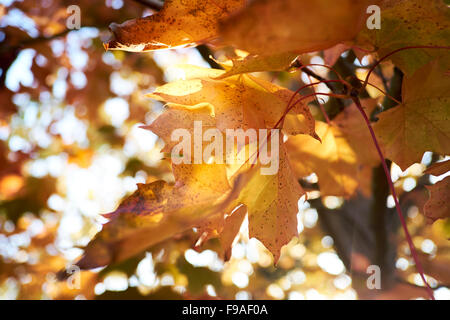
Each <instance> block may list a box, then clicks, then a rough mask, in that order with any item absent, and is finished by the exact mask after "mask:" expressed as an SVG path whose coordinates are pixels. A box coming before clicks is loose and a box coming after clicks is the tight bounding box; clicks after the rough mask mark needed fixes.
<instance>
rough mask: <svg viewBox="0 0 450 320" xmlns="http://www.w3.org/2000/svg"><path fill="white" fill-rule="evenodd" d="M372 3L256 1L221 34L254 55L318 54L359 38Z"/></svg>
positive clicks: (350, 0) (346, 0) (227, 22)
mask: <svg viewBox="0 0 450 320" xmlns="http://www.w3.org/2000/svg"><path fill="white" fill-rule="evenodd" d="M375 2H377V1H375ZM369 4H374V1H366V0H362V1H361V0H360V1H354V0H341V1H333V0H316V1H309V0H279V1H267V0H259V1H253V2H251V3H250V5H249V6H248V7H246V8H245V9H243V10H241V11H240V12H238V13H237V14H235V15H233V16H231V17H230V18H228V19H227V20H225V21H224V22H223V23H222V24H221V29H220V33H221V35H222V37H223V39H224V41H225V42H226V43H230V44H233V45H235V46H236V47H237V48H239V49H243V50H246V51H248V52H250V53H252V54H264V55H270V54H277V53H283V52H293V53H304V52H311V51H318V50H323V49H326V48H329V47H332V46H334V45H336V44H338V43H340V42H343V41H347V40H351V39H352V38H353V37H355V36H356V35H357V33H358V31H359V30H360V28H361V27H362V25H363V22H364V20H365V10H366V7H367V6H368V5H369ZM319 21H326V23H318V22H319ZM243 35H245V36H243Z"/></svg>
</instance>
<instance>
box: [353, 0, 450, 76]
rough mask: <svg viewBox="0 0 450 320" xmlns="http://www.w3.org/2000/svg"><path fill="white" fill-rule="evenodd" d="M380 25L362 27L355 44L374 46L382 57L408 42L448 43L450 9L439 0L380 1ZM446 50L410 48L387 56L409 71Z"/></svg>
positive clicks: (445, 52) (411, 44)
mask: <svg viewBox="0 0 450 320" xmlns="http://www.w3.org/2000/svg"><path fill="white" fill-rule="evenodd" d="M381 7H382V8H381V9H382V11H381V28H380V29H372V30H369V29H367V28H364V29H362V30H361V33H360V34H359V35H358V37H357V39H356V44H357V45H358V46H361V47H366V48H367V49H369V50H376V52H377V53H378V56H380V57H382V56H385V55H386V54H389V53H391V52H393V51H394V50H396V49H400V48H404V47H409V46H449V44H450V10H449V9H448V6H447V5H446V4H445V3H444V1H442V0H430V1H427V2H426V3H424V2H423V1H422V0H387V1H384V2H383V3H382V6H381ZM447 54H448V50H445V49H443V50H435V49H411V50H404V51H400V52H398V53H395V54H394V55H392V56H391V57H390V59H391V60H392V61H393V62H394V64H395V65H396V66H398V67H399V68H400V69H401V70H402V71H403V72H404V73H406V74H408V75H411V74H412V73H414V72H415V71H416V70H417V69H418V68H420V67H421V66H423V65H424V64H426V63H428V62H430V61H431V60H433V59H435V58H436V57H438V56H442V55H447Z"/></svg>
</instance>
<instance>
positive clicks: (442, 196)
mask: <svg viewBox="0 0 450 320" xmlns="http://www.w3.org/2000/svg"><path fill="white" fill-rule="evenodd" d="M426 188H427V189H428V191H429V192H430V198H429V199H428V201H427V202H426V203H425V206H424V207H423V209H424V213H425V216H426V217H427V218H428V219H429V220H430V221H431V222H434V221H436V220H437V219H445V218H449V217H450V205H449V203H450V177H446V178H445V179H444V180H441V181H439V182H436V183H435V184H433V185H431V186H426Z"/></svg>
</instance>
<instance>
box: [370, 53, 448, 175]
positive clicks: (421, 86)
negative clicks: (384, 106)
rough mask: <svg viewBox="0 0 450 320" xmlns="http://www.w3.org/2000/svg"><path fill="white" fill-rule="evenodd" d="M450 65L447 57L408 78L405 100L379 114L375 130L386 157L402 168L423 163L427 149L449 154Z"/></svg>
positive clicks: (404, 88) (405, 81)
mask: <svg viewBox="0 0 450 320" xmlns="http://www.w3.org/2000/svg"><path fill="white" fill-rule="evenodd" d="M449 68H450V60H449V59H448V57H447V58H445V59H440V60H434V61H432V62H430V63H429V64H427V65H425V66H423V67H422V68H420V69H419V70H417V71H416V72H415V73H414V74H413V75H412V76H411V77H405V78H404V80H403V85H402V101H403V103H402V104H401V105H399V106H397V107H394V108H392V109H389V110H387V111H385V112H382V113H380V114H379V115H378V117H379V121H378V122H376V123H375V125H374V130H375V133H376V135H377V138H378V140H379V141H380V143H381V145H382V146H383V148H384V151H385V156H386V157H387V158H389V159H391V160H392V161H394V162H395V163H396V164H398V165H399V166H400V167H401V168H402V169H403V170H405V169H406V168H408V167H409V166H410V165H412V164H413V163H416V162H420V160H421V159H422V155H423V153H424V152H425V151H432V152H436V153H438V154H442V155H445V154H449V153H450V144H449V143H448V141H449V139H450V124H449V121H450V91H449V90H448V88H450V76H449V75H448V74H446V71H447V70H449Z"/></svg>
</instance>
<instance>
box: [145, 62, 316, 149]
mask: <svg viewBox="0 0 450 320" xmlns="http://www.w3.org/2000/svg"><path fill="white" fill-rule="evenodd" d="M183 70H184V71H185V72H186V78H187V80H179V81H175V82H171V83H168V84H166V85H163V86H161V87H158V88H156V90H155V91H154V92H153V93H151V94H149V95H147V96H148V97H150V98H153V99H156V100H159V101H165V102H170V103H175V104H179V105H186V106H198V105H199V104H205V103H206V104H210V105H211V107H212V112H213V114H214V116H213V117H214V120H215V126H216V128H218V129H219V130H221V131H223V132H225V130H226V129H243V130H246V129H248V128H254V129H260V128H273V127H274V126H275V125H276V124H277V123H278V121H279V120H280V119H281V118H282V117H283V116H284V113H285V110H286V107H287V104H288V103H289V101H290V99H291V97H292V96H293V94H294V92H292V91H290V90H287V89H284V88H282V87H279V86H277V85H274V84H272V83H270V82H267V81H265V80H262V79H259V78H256V77H252V76H250V75H245V74H244V75H239V76H232V77H228V78H226V79H217V77H219V76H221V75H223V74H224V73H225V71H223V70H215V69H206V68H200V67H193V66H185V67H183ZM293 114H297V115H298V117H297V118H298V123H297V127H296V128H292V130H288V132H287V133H288V134H299V133H303V134H309V135H311V136H313V137H317V136H316V134H315V131H314V118H313V117H312V115H311V113H310V111H309V108H308V106H307V105H306V103H300V104H298V105H297V106H296V107H295V108H293V109H292V110H291V112H290V113H289V115H293ZM189 117H190V118H192V115H191V116H189ZM158 126H159V127H161V125H158ZM153 127H155V126H153ZM164 140H165V141H166V140H168V139H164Z"/></svg>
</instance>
